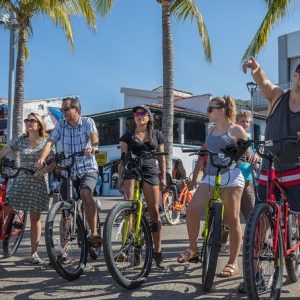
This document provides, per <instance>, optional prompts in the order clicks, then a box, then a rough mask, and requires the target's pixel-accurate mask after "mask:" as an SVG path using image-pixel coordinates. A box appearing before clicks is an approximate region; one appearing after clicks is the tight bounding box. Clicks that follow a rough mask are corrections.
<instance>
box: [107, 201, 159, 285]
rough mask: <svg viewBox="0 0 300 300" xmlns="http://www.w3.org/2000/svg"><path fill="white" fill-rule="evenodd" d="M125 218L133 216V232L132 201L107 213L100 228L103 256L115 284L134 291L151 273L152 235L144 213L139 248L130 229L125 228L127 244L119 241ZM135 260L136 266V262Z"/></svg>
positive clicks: (133, 210)
mask: <svg viewBox="0 0 300 300" xmlns="http://www.w3.org/2000/svg"><path fill="white" fill-rule="evenodd" d="M127 216H129V218H131V217H130V216H132V218H133V219H132V221H131V222H132V225H131V228H132V229H134V228H135V226H134V225H135V224H134V220H135V218H134V217H135V208H134V207H133V204H132V203H131V202H122V203H119V204H117V205H116V206H114V207H113V208H112V210H111V211H110V212H109V214H108V216H107V218H106V220H105V224H104V229H103V254H104V258H105V261H106V265H107V268H108V271H109V272H110V274H111V276H112V277H113V279H114V280H115V282H116V283H118V284H119V285H120V286H122V287H124V288H126V289H135V288H137V287H139V286H141V285H142V284H143V283H144V282H145V281H146V278H147V277H148V275H149V272H150V270H151V266H152V257H153V246H152V235H151V231H150V227H149V223H148V220H147V218H146V216H145V215H144V214H143V216H142V219H141V234H140V236H141V245H140V246H137V245H135V242H134V240H135V234H134V232H133V231H134V230H130V229H128V235H127V239H126V242H125V243H124V242H122V235H123V230H125V229H124V226H126V225H124V224H125V222H126V221H125V220H126V217H127ZM115 231H116V233H115ZM119 236H121V241H120V242H118V238H119ZM121 254H122V255H121ZM120 256H121V260H122V259H123V261H121V262H119V258H120ZM123 257H124V258H123ZM137 257H138V260H139V263H137V262H136V260H137ZM120 264H122V265H120ZM124 265H125V266H124ZM127 270H129V273H128V274H127V273H126V271H127Z"/></svg>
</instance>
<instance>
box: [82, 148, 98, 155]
mask: <svg viewBox="0 0 300 300" xmlns="http://www.w3.org/2000/svg"><path fill="white" fill-rule="evenodd" d="M96 151H98V148H97V147H89V148H86V149H84V156H89V155H95V153H96Z"/></svg>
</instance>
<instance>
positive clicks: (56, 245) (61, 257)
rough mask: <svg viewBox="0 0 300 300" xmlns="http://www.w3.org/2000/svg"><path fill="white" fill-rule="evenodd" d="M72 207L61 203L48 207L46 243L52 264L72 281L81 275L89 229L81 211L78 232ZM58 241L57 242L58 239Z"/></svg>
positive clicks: (85, 260)
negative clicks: (86, 229)
mask: <svg viewBox="0 0 300 300" xmlns="http://www.w3.org/2000/svg"><path fill="white" fill-rule="evenodd" d="M73 220H74V212H73V206H72V205H71V204H70V203H68V202H64V201H61V202H58V203H56V204H54V205H53V206H52V208H51V209H50V210H49V212H48V215H47V219H46V223H45V242H46V249H47V253H48V257H49V259H50V263H51V265H52V266H53V268H54V269H55V271H56V272H57V273H58V274H59V275H60V276H61V277H62V278H64V279H66V280H69V281H72V280H75V279H78V278H79V277H80V275H81V274H82V272H83V270H84V268H85V266H86V262H87V253H88V242H87V237H86V231H85V228H84V225H83V222H82V220H81V217H80V216H79V214H77V216H76V224H75V232H74V233H73V232H72V228H73V226H74V223H73ZM55 240H56V241H55Z"/></svg>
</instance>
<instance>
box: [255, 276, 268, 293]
mask: <svg viewBox="0 0 300 300" xmlns="http://www.w3.org/2000/svg"><path fill="white" fill-rule="evenodd" d="M255 281H256V286H257V291H258V292H264V291H266V289H267V288H266V283H265V279H264V275H263V273H262V272H261V271H259V272H257V273H256V275H255Z"/></svg>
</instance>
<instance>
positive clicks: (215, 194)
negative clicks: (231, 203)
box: [203, 169, 224, 241]
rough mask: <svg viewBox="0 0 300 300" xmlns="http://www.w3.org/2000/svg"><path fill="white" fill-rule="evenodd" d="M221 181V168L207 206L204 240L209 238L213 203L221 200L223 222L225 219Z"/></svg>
mask: <svg viewBox="0 0 300 300" xmlns="http://www.w3.org/2000/svg"><path fill="white" fill-rule="evenodd" d="M221 181H222V176H221V169H218V171H217V175H216V177H215V183H214V192H213V198H211V199H209V201H208V204H207V206H206V210H205V223H204V230H203V232H204V236H203V238H204V241H206V240H207V238H208V229H209V228H208V226H209V224H208V222H209V218H210V211H211V207H212V204H213V203H216V202H219V203H221V204H222V220H221V222H222V224H223V221H224V205H223V202H222V200H221V198H220V195H221Z"/></svg>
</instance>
